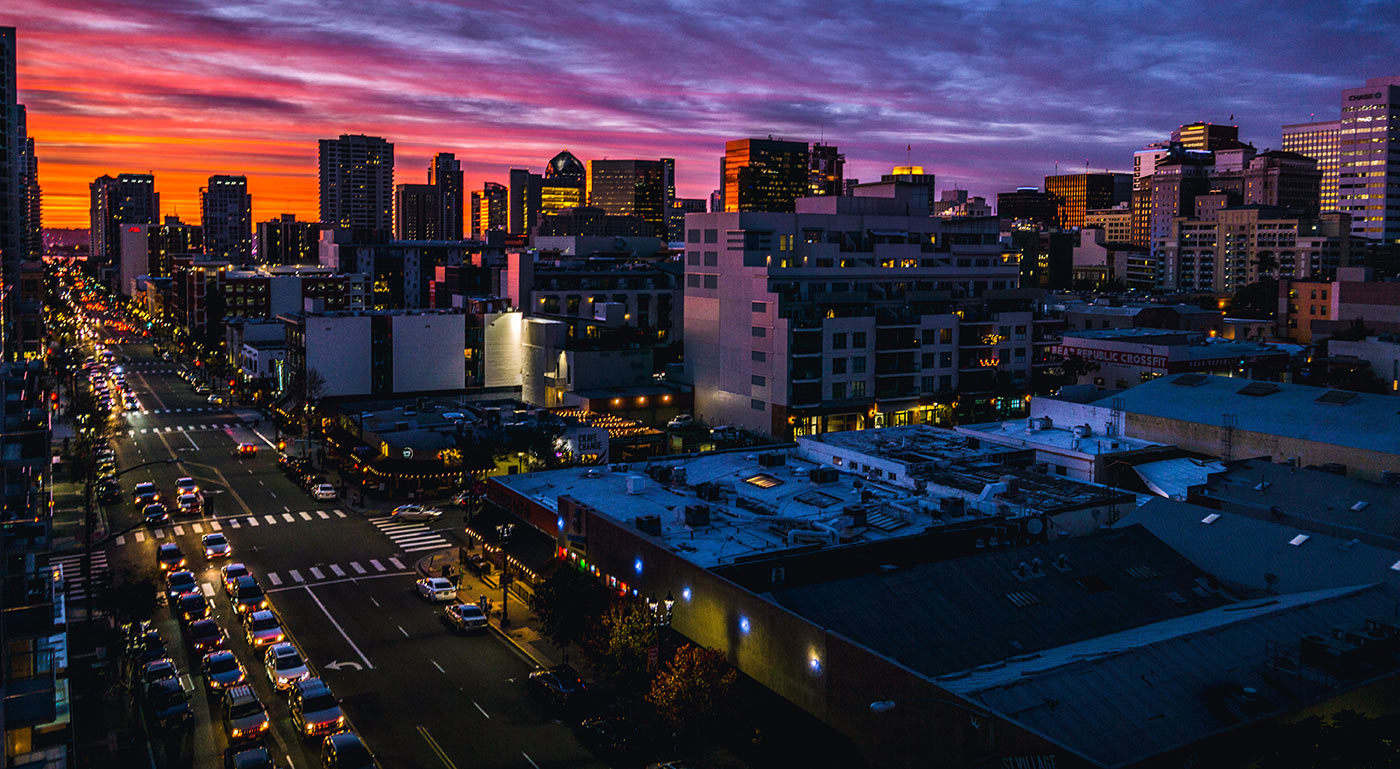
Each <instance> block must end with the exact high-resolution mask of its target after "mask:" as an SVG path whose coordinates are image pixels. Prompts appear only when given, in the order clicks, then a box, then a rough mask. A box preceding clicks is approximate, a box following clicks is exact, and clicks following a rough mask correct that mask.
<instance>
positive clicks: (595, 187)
mask: <svg viewBox="0 0 1400 769" xmlns="http://www.w3.org/2000/svg"><path fill="white" fill-rule="evenodd" d="M588 205H590V206H593V207H595V208H601V209H603V211H605V212H607V213H608V214H611V215H613V216H635V217H638V218H640V219H641V220H643V221H645V222H646V223H647V224H649V225H651V229H652V232H653V233H654V234H655V235H656V236H657V237H662V238H664V237H666V172H665V167H664V164H663V163H662V162H661V161H660V160H590V161H588Z"/></svg>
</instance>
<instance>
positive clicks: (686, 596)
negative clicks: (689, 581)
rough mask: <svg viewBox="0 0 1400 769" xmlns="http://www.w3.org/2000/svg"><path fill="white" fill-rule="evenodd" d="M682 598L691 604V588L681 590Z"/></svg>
mask: <svg viewBox="0 0 1400 769" xmlns="http://www.w3.org/2000/svg"><path fill="white" fill-rule="evenodd" d="M681 598H683V599H685V601H686V603H689V602H690V588H689V587H683V588H681Z"/></svg>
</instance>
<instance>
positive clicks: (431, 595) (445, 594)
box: [417, 577, 457, 601]
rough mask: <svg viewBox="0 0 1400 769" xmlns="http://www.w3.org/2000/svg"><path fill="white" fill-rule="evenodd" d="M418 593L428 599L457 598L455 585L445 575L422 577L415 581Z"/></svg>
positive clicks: (453, 599)
mask: <svg viewBox="0 0 1400 769" xmlns="http://www.w3.org/2000/svg"><path fill="white" fill-rule="evenodd" d="M417 588H418V595H419V596H422V597H423V598H424V599H426V600H429V601H455V600H457V586H456V585H454V584H452V580H450V579H448V578H446V577H424V578H423V579H420V580H418V582H417Z"/></svg>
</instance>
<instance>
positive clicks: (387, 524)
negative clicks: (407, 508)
mask: <svg viewBox="0 0 1400 769" xmlns="http://www.w3.org/2000/svg"><path fill="white" fill-rule="evenodd" d="M370 523H371V524H373V525H374V527H375V528H376V529H379V531H380V532H381V533H383V534H384V535H385V536H387V537H388V538H389V539H391V540H393V541H394V545H395V546H397V547H398V548H399V550H400V551H402V552H405V553H416V552H418V551H420V550H440V549H442V548H445V547H451V544H450V543H448V541H447V540H446V539H444V538H443V536H442V535H441V534H438V533H437V532H435V531H433V530H432V529H430V528H428V527H427V526H424V525H423V524H421V523H399V522H395V521H393V520H390V519H389V518H371V519H370Z"/></svg>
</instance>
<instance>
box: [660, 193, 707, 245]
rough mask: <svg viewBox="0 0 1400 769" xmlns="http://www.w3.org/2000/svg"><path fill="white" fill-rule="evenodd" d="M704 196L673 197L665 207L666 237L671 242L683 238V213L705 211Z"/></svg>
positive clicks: (700, 212)
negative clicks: (669, 204)
mask: <svg viewBox="0 0 1400 769" xmlns="http://www.w3.org/2000/svg"><path fill="white" fill-rule="evenodd" d="M705 203H706V200H705V199H704V198H675V199H673V200H672V201H671V207H670V208H668V209H666V238H667V240H669V241H670V242H672V243H676V242H679V241H682V240H684V239H685V215H686V214H703V213H705Z"/></svg>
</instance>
